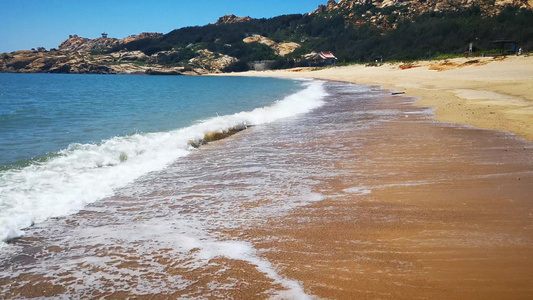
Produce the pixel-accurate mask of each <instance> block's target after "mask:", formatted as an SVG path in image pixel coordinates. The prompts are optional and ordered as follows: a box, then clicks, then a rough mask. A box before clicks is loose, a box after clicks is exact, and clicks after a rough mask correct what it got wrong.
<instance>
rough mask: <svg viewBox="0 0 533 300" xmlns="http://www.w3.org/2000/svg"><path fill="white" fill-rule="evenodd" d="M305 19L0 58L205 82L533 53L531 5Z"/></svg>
mask: <svg viewBox="0 0 533 300" xmlns="http://www.w3.org/2000/svg"><path fill="white" fill-rule="evenodd" d="M324 2H325V4H323V5H320V6H319V7H318V8H317V9H316V10H315V11H313V12H310V13H308V14H303V15H299V14H296V15H283V16H279V17H274V18H271V19H252V18H250V17H237V16H235V15H226V16H223V17H221V18H219V19H218V20H217V22H216V23H214V24H208V25H205V26H196V27H186V28H180V29H176V30H173V31H171V32H169V33H167V34H161V33H141V34H138V35H133V36H129V37H126V38H124V39H115V38H107V37H101V38H96V39H88V38H84V37H79V36H77V35H71V36H69V38H68V39H66V40H65V41H64V42H62V43H61V44H60V45H59V46H58V49H51V50H50V51H47V50H46V49H44V48H38V49H37V50H33V49H32V50H24V51H16V52H12V53H4V54H0V72H21V73H23V72H50V73H101V74H117V73H120V74H206V73H213V72H225V71H243V70H248V69H249V68H250V67H251V66H252V65H254V63H255V62H262V63H264V61H268V65H270V66H272V67H273V68H288V67H293V66H298V65H302V64H305V63H306V58H307V57H309V55H308V54H309V53H316V52H320V51H328V52H333V53H334V54H335V56H336V57H338V58H339V61H341V62H368V61H374V60H375V59H377V58H379V59H380V60H411V59H420V58H431V57H436V56H439V55H440V54H461V53H464V51H465V47H466V46H467V45H469V44H470V43H473V49H474V51H473V52H475V54H476V55H484V54H491V55H493V54H498V55H499V54H507V53H509V49H508V48H506V47H507V46H509V45H507V46H506V45H505V44H502V45H500V44H494V43H493V41H494V40H502V39H503V40H508V41H511V42H512V43H514V46H519V47H523V49H524V50H526V51H528V50H533V10H532V7H533V0H339V1H334V0H329V1H327V2H326V0H324Z"/></svg>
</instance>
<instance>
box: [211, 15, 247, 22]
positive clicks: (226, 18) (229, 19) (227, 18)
mask: <svg viewBox="0 0 533 300" xmlns="http://www.w3.org/2000/svg"><path fill="white" fill-rule="evenodd" d="M251 20H252V18H250V17H237V16H235V15H225V16H222V17H220V18H218V20H217V22H216V23H215V24H231V23H240V22H248V21H251Z"/></svg>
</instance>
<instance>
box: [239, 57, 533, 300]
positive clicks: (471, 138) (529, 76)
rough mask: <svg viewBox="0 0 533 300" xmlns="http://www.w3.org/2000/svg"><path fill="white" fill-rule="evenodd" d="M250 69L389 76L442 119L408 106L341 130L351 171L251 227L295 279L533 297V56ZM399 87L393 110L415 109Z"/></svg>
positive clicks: (444, 294)
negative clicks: (310, 200)
mask: <svg viewBox="0 0 533 300" xmlns="http://www.w3.org/2000/svg"><path fill="white" fill-rule="evenodd" d="M234 75H239V74H234ZM241 75H242V74H241ZM246 76H280V77H303V78H317V79H327V80H335V81H343V82H352V83H356V84H364V85H376V86H383V87H384V88H386V89H391V91H392V92H400V93H405V95H408V96H413V97H416V99H419V100H418V101H416V102H414V103H415V104H416V105H417V106H419V107H420V109H423V107H425V106H428V107H436V110H435V112H436V114H437V115H436V119H437V120H441V121H445V122H431V121H430V119H426V118H428V117H427V116H426V117H419V116H418V117H417V115H406V118H405V119H404V120H399V121H397V122H393V123H389V124H383V125H382V126H380V128H379V130H372V131H371V132H369V133H368V135H369V136H368V138H369V139H371V140H372V142H370V143H365V145H364V146H361V144H360V139H361V136H360V135H356V134H353V135H351V134H349V133H348V134H345V135H342V136H338V137H336V139H338V142H340V143H343V144H344V145H345V146H346V147H348V148H350V147H351V148H352V149H353V150H352V156H351V157H352V159H346V157H343V158H344V159H342V160H341V161H339V162H338V163H336V165H335V166H336V168H337V169H338V172H339V173H340V174H348V175H345V176H339V177H338V178H334V179H331V180H329V181H327V182H325V183H324V184H323V185H322V190H321V192H323V193H325V194H327V195H328V196H327V199H326V200H325V201H322V202H320V203H317V204H315V205H312V206H310V207H306V208H303V209H300V210H297V211H296V213H295V214H294V215H293V216H291V217H284V218H278V219H274V220H271V222H270V225H271V227H269V228H268V229H267V228H264V229H260V230H257V231H255V232H253V233H251V234H252V236H253V237H254V239H255V240H262V239H264V240H265V241H266V242H264V243H263V244H262V243H257V245H256V247H258V248H260V249H261V248H265V249H269V248H271V247H272V248H276V249H278V251H277V252H275V253H270V254H268V258H269V260H270V261H273V262H275V265H278V266H283V267H282V268H283V269H284V272H283V273H284V274H286V276H289V277H291V278H295V279H296V280H298V281H300V282H302V283H303V286H304V287H305V288H306V291H308V292H309V293H311V294H313V295H317V296H319V297H323V298H330V299H528V298H530V297H532V296H533V289H532V288H531V287H532V286H533V271H532V270H533V255H532V254H531V253H533V227H532V224H533V201H532V198H531V195H533V161H532V160H531V157H533V152H532V151H533V145H532V144H531V142H530V141H527V140H524V139H522V137H523V138H526V139H528V140H532V139H533V57H508V58H505V59H502V58H500V59H493V58H470V59H468V58H460V59H453V60H449V61H438V62H431V61H427V62H417V63H413V64H384V65H381V66H378V67H370V66H368V67H367V66H362V65H358V66H347V67H332V68H326V69H322V70H311V69H293V70H289V71H267V72H247V73H246ZM395 97H398V96H391V97H390V99H388V100H386V101H383V103H382V105H383V107H384V109H399V110H405V109H409V108H406V107H405V106H404V104H405V103H403V102H401V101H400V100H399V99H400V98H396V99H395ZM400 97H401V96H400ZM410 105H412V104H410ZM407 117H409V118H407ZM454 124H466V125H472V126H474V127H471V126H466V127H465V126H462V125H454ZM478 128H485V129H495V130H496V131H492V130H482V129H478ZM506 131H508V132H511V133H514V134H516V135H518V137H515V136H514V135H513V134H508V133H506ZM330 142H331V141H329V140H326V141H322V142H317V144H320V145H318V147H319V148H320V147H324V148H327V147H328V144H329V143H330ZM315 146H316V145H315ZM350 174H352V175H350ZM325 191H326V192H325ZM274 237H275V238H274ZM272 239H273V240H276V241H279V240H286V241H289V242H286V243H279V242H273V243H272V242H268V241H269V240H272Z"/></svg>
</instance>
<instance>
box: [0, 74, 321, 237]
mask: <svg viewBox="0 0 533 300" xmlns="http://www.w3.org/2000/svg"><path fill="white" fill-rule="evenodd" d="M324 96H326V92H325V90H324V88H323V82H320V81H309V82H306V83H305V88H304V89H303V90H301V91H299V92H297V93H295V94H292V95H289V96H287V97H285V98H284V99H282V100H279V101H277V102H275V103H274V104H272V105H271V106H268V107H263V108H257V109H254V110H252V111H245V112H240V113H237V114H233V115H226V116H218V117H215V118H211V119H207V120H200V121H198V122H197V123H195V124H194V125H192V126H189V127H185V128H181V129H177V130H174V131H169V132H157V133H145V134H133V135H130V136H120V137H114V138H111V139H108V140H104V141H102V142H101V143H98V144H71V145H69V147H68V148H67V149H64V150H62V151H59V152H58V153H56V154H54V155H50V156H49V157H50V158H49V159H48V160H44V161H38V162H34V163H32V164H30V165H28V166H25V167H23V168H20V169H9V170H5V171H2V172H1V173H0V243H2V242H6V241H8V240H10V239H12V238H15V237H19V236H22V235H23V234H24V232H23V229H24V228H27V227H29V226H32V225H33V224H34V223H39V222H42V221H44V220H46V219H48V218H52V217H59V216H65V215H69V214H73V213H76V212H78V211H80V210H82V209H83V208H84V207H85V206H86V205H88V204H90V203H93V202H95V201H98V200H100V199H103V198H105V197H109V196H112V195H113V194H114V191H115V190H116V189H118V188H121V187H123V186H125V185H127V184H129V183H131V182H133V181H134V180H135V179H137V178H139V177H141V176H143V175H145V174H148V173H150V172H153V171H158V170H162V169H164V168H165V167H166V166H168V165H169V164H171V163H172V162H174V161H176V160H177V159H179V158H180V157H183V156H186V155H187V154H188V153H190V151H192V150H193V149H194V147H196V146H199V145H201V144H204V143H206V142H209V141H213V140H216V139H220V138H224V137H226V136H229V135H231V134H233V133H235V132H237V131H240V130H243V129H245V128H247V127H248V126H255V125H261V124H265V123H270V122H274V121H276V120H279V119H282V118H287V117H292V116H296V115H298V114H303V113H307V112H309V111H311V110H312V109H314V108H317V107H319V106H321V105H322V104H323V101H322V99H323V98H324ZM0 247H1V245H0Z"/></svg>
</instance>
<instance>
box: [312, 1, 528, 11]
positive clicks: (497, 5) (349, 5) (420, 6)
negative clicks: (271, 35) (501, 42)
mask: <svg viewBox="0 0 533 300" xmlns="http://www.w3.org/2000/svg"><path fill="white" fill-rule="evenodd" d="M367 5H374V6H375V7H377V8H385V7H391V6H393V7H407V8H408V9H409V13H411V14H414V13H416V14H420V13H424V12H430V11H443V10H458V9H462V8H465V7H469V6H473V5H477V6H479V7H481V8H482V9H484V10H485V11H487V12H489V13H494V12H496V11H499V10H500V9H501V8H502V7H504V6H507V5H514V6H519V7H523V8H532V7H533V0H493V1H487V0H447V1H442V0H339V1H338V2H335V0H328V3H327V5H319V7H318V9H316V10H315V11H313V12H312V13H311V14H314V13H320V12H326V11H332V10H336V9H345V10H348V11H351V10H354V8H355V7H356V6H367Z"/></svg>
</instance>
